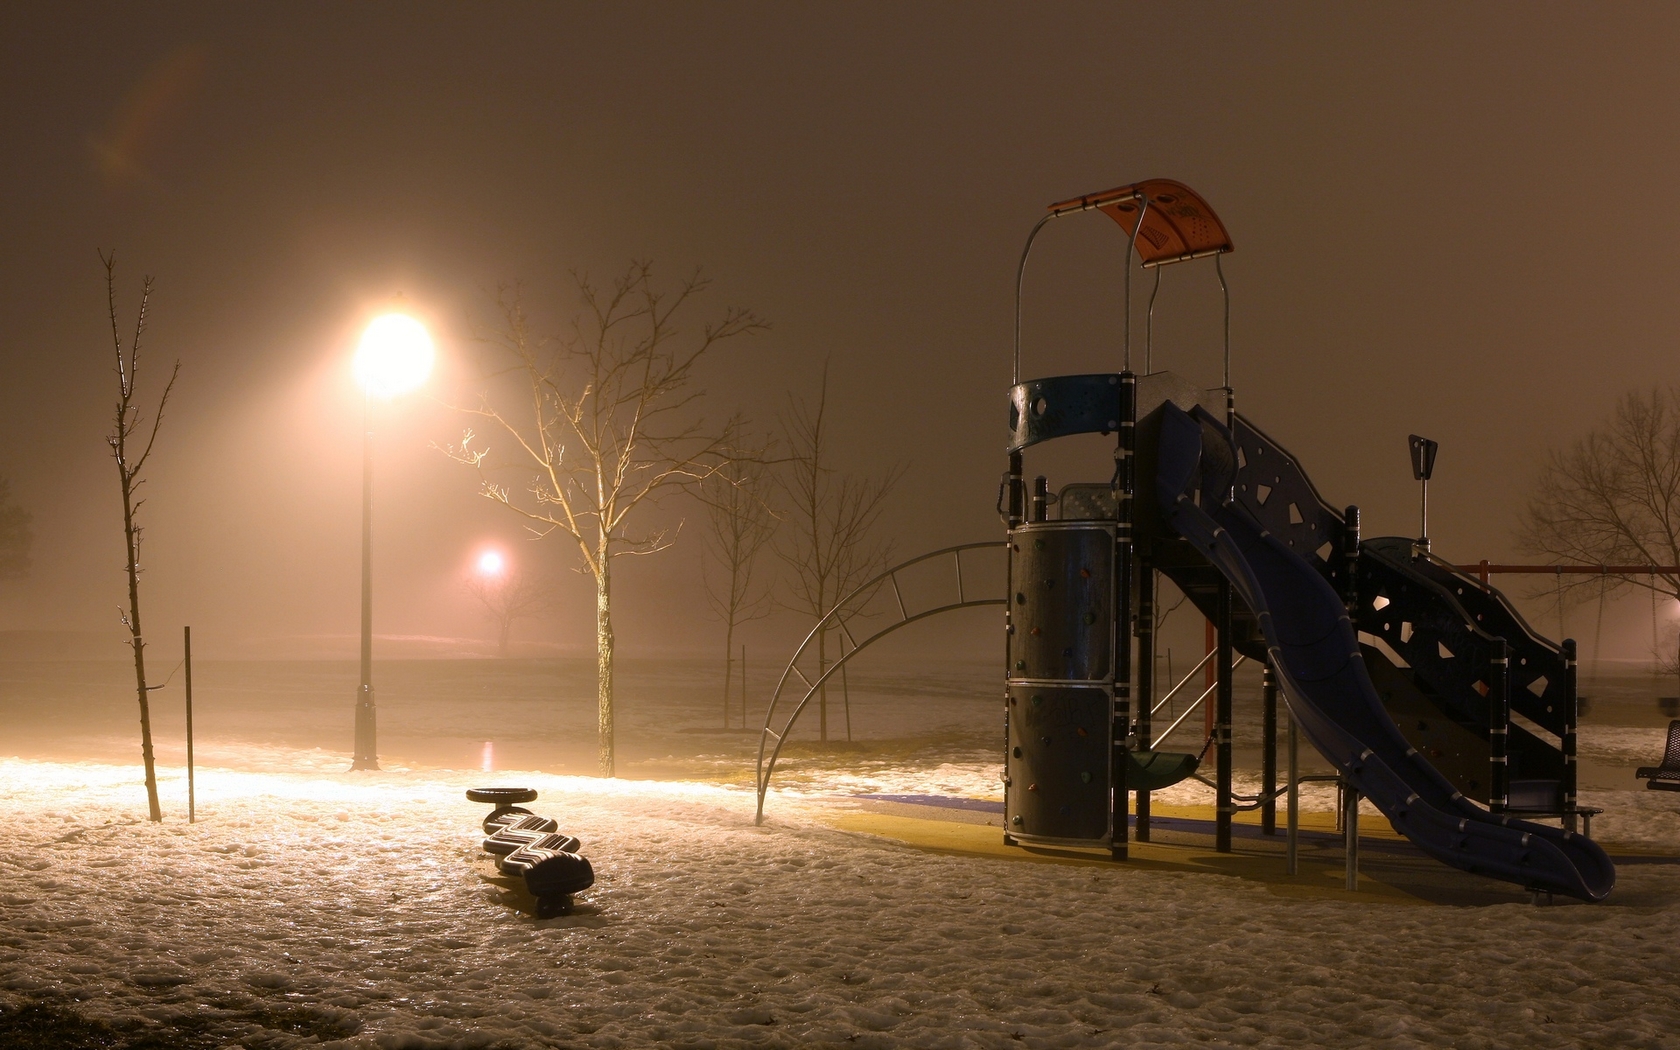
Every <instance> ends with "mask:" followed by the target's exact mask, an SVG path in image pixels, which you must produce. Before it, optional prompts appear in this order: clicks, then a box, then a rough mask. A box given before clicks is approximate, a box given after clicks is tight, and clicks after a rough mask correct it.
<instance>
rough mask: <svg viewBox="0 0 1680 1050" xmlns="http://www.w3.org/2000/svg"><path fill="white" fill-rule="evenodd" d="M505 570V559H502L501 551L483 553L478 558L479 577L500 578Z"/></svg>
mask: <svg viewBox="0 0 1680 1050" xmlns="http://www.w3.org/2000/svg"><path fill="white" fill-rule="evenodd" d="M506 568H507V559H505V558H503V557H502V552H501V551H485V552H484V553H483V554H480V555H479V556H478V574H479V575H480V576H500V575H501V574H502V571H503V570H504V569H506Z"/></svg>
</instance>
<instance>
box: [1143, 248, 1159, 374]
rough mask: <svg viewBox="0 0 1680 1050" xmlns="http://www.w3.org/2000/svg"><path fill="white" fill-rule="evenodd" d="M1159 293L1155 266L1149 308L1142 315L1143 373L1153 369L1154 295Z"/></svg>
mask: <svg viewBox="0 0 1680 1050" xmlns="http://www.w3.org/2000/svg"><path fill="white" fill-rule="evenodd" d="M1160 294H1161V268H1160V267H1159V266H1157V267H1155V287H1154V288H1152V289H1151V290H1150V292H1149V309H1148V310H1147V311H1146V312H1145V313H1144V315H1143V374H1144V375H1149V374H1150V373H1151V372H1153V371H1154V370H1155V297H1156V296H1157V295H1160Z"/></svg>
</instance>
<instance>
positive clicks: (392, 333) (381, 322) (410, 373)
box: [353, 314, 434, 398]
mask: <svg viewBox="0 0 1680 1050" xmlns="http://www.w3.org/2000/svg"><path fill="white" fill-rule="evenodd" d="M433 353H434V351H433V348H432V337H431V334H430V333H428V332H427V331H426V326H425V325H423V324H421V323H420V322H419V321H416V320H415V319H414V318H412V317H409V316H408V315H407V314H384V315H382V316H379V317H375V318H374V319H373V320H372V321H371V322H369V323H368V326H367V330H366V331H365V332H363V333H362V342H361V345H360V346H358V347H357V348H356V358H355V362H354V365H353V369H354V371H355V374H356V382H358V383H360V384H361V386H362V389H363V390H366V391H367V392H368V393H369V394H370V395H372V396H374V397H383V398H390V397H396V396H397V395H398V394H406V393H408V392H409V391H410V390H414V389H416V388H417V387H419V386H420V385H421V384H422V383H424V382H425V381H426V377H427V376H429V375H431V373H432V357H433Z"/></svg>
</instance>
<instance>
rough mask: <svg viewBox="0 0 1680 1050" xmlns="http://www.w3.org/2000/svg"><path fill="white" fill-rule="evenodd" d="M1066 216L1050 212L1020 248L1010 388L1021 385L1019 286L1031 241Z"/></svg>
mask: <svg viewBox="0 0 1680 1050" xmlns="http://www.w3.org/2000/svg"><path fill="white" fill-rule="evenodd" d="M1066 214H1067V212H1063V211H1052V212H1051V213H1050V214H1048V215H1046V216H1044V217H1043V218H1042V219H1039V220H1038V222H1036V223H1034V224H1033V228H1032V232H1031V233H1029V234H1027V243H1026V244H1025V245H1024V246H1022V248H1021V262H1020V264H1019V265H1017V266H1016V267H1015V367H1014V370H1013V371H1012V372H1011V375H1012V376H1013V378H1012V379H1011V380H1010V385H1011V386H1019V385H1020V384H1021V286H1022V284H1023V283H1024V282H1025V281H1026V279H1027V256H1028V255H1029V254H1031V252H1032V246H1033V241H1034V239H1036V238H1037V237H1038V231H1039V230H1042V229H1044V224H1045V223H1047V222H1049V221H1050V220H1051V219H1056V218H1060V217H1061V216H1063V215H1066Z"/></svg>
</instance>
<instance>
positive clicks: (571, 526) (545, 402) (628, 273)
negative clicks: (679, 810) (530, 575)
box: [446, 263, 766, 777]
mask: <svg viewBox="0 0 1680 1050" xmlns="http://www.w3.org/2000/svg"><path fill="white" fill-rule="evenodd" d="M576 281H577V289H578V293H579V295H580V297H581V299H582V302H583V310H582V313H581V315H580V316H579V317H578V318H576V319H575V320H574V322H573V325H572V333H571V335H570V336H569V337H567V338H564V339H560V340H557V341H551V340H547V339H543V338H541V337H539V336H537V335H535V334H534V333H533V332H532V330H531V324H530V321H529V319H528V318H527V316H526V313H525V309H524V307H523V305H522V303H521V300H520V295H519V292H518V290H517V289H507V288H503V289H501V290H499V291H498V293H497V296H496V305H497V308H498V311H499V313H500V315H501V318H500V327H499V330H498V331H497V333H496V335H495V337H494V338H493V339H492V342H493V343H494V344H495V345H496V346H497V347H499V349H500V350H501V359H502V362H503V369H502V371H503V373H504V374H510V375H511V376H512V377H514V379H515V380H516V382H517V383H518V386H519V390H520V393H519V394H518V395H517V401H509V402H507V403H506V404H507V407H505V408H504V407H503V406H502V405H499V404H495V403H492V401H491V399H490V395H489V394H488V393H487V394H486V395H485V396H484V398H483V400H482V401H481V402H480V404H479V406H478V407H476V408H470V409H466V410H465V411H466V412H468V414H470V415H474V416H477V417H479V418H481V419H483V420H484V421H485V422H486V425H487V426H488V427H489V428H490V429H491V431H492V432H493V433H496V434H499V435H501V436H502V437H504V438H506V439H507V440H508V441H509V444H510V445H511V446H512V450H513V456H512V459H511V461H510V462H509V464H508V466H510V467H513V468H515V469H521V468H522V469H524V470H525V471H527V472H529V473H528V477H529V481H528V483H527V484H526V486H525V489H524V491H523V492H521V493H515V492H513V491H511V490H509V488H508V487H507V486H506V485H503V484H501V483H499V482H497V481H495V480H493V478H492V477H491V473H493V472H494V471H495V470H496V469H498V468H499V467H500V466H501V464H495V463H491V462H489V461H488V459H487V456H488V453H489V449H488V448H487V447H485V448H478V447H474V442H475V441H476V440H477V437H476V435H475V434H474V433H473V432H472V431H470V430H469V431H467V433H466V436H465V437H463V438H462V440H461V445H460V447H458V448H451V449H447V450H446V451H447V452H448V453H449V454H450V455H451V456H452V457H454V458H455V459H457V460H459V461H461V462H463V463H467V464H470V465H472V466H474V467H476V468H478V470H479V471H480V479H481V484H482V488H481V492H482V494H483V495H484V496H486V497H488V498H490V499H492V500H495V501H496V502H498V503H500V504H502V505H504V506H506V507H508V508H509V509H511V510H513V511H515V512H516V513H518V514H520V515H521V516H522V517H524V518H525V519H526V521H527V522H528V523H529V525H530V526H531V528H532V530H533V531H534V532H535V533H536V534H537V535H539V536H546V535H550V534H555V533H558V534H559V535H562V536H565V537H567V538H569V539H570V540H571V541H572V542H573V543H575V544H576V545H577V550H578V554H579V556H580V557H581V559H582V561H583V568H584V569H585V570H586V571H587V572H588V573H589V574H590V575H591V576H592V577H593V578H594V580H595V660H596V703H597V722H598V736H599V752H600V769H601V775H602V776H608V777H610V776H612V775H613V766H614V754H613V650H614V645H615V639H614V636H613V625H612V563H613V559H614V558H617V557H620V556H623V555H626V554H652V553H654V552H656V551H659V550H663V549H664V548H665V547H666V546H668V544H669V540H670V537H669V536H668V534H667V533H666V532H665V531H663V530H656V531H653V532H648V533H642V534H636V533H632V532H630V531H629V524H630V519H631V516H632V515H633V514H634V513H635V512H636V511H637V509H638V508H640V507H642V506H643V505H644V504H646V503H648V502H649V501H650V500H652V499H653V498H655V497H657V496H658V495H659V494H660V493H661V492H663V491H667V490H669V489H672V488H676V487H686V486H689V485H692V484H694V483H696V482H699V481H703V480H704V479H705V478H706V477H708V476H709V475H710V474H711V473H712V472H713V471H715V470H716V469H717V467H718V464H719V462H720V460H721V458H722V457H721V453H722V451H723V440H722V436H721V435H720V434H716V433H709V432H707V431H706V430H705V428H704V425H703V424H702V423H700V422H698V421H697V420H695V419H694V418H693V417H692V414H691V413H692V410H693V408H694V407H695V404H694V403H695V401H696V399H697V398H699V397H700V396H701V392H700V391H699V390H697V389H695V387H694V385H693V384H694V378H695V377H694V372H695V368H696V366H698V364H699V363H700V361H701V360H702V359H703V358H704V357H705V355H706V354H707V353H708V352H710V351H711V350H712V349H714V348H715V347H716V346H717V345H718V344H719V343H721V342H723V341H725V340H728V339H732V338H734V337H736V336H740V335H746V334H750V333H755V332H759V331H762V330H763V329H764V328H765V327H766V325H765V324H764V322H763V321H761V320H759V318H758V317H757V316H755V315H754V314H753V313H752V312H751V311H750V310H746V309H743V308H740V307H732V308H729V309H727V310H725V311H724V313H723V315H722V316H721V318H719V319H718V320H716V321H714V322H712V323H710V324H706V325H704V326H702V327H701V328H700V329H699V330H698V331H697V332H695V333H692V334H691V335H690V336H688V337H686V338H685V337H684V333H683V331H682V330H681V329H680V328H678V327H677V324H676V318H677V314H678V313H679V312H681V311H682V309H683V308H684V307H685V306H687V305H689V303H690V300H692V299H693V298H694V297H695V296H697V295H698V294H700V293H701V292H703V291H704V290H705V288H706V286H707V284H708V282H707V281H706V280H704V279H702V278H701V277H700V276H699V275H695V276H693V277H691V278H689V279H688V280H687V281H685V282H684V283H683V284H681V285H680V286H678V287H677V289H676V290H675V291H674V292H670V293H667V292H662V291H660V290H658V289H657V288H656V287H655V285H654V282H653V275H652V271H651V268H650V267H649V265H648V264H647V263H633V264H631V265H630V267H629V268H628V269H626V270H625V272H624V274H623V275H622V276H620V277H619V278H618V279H616V280H615V281H613V282H612V284H611V286H609V287H605V288H602V287H598V286H596V285H595V284H593V283H591V281H590V280H589V278H588V276H587V275H583V274H579V275H576ZM516 404H517V407H515V405H516Z"/></svg>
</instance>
